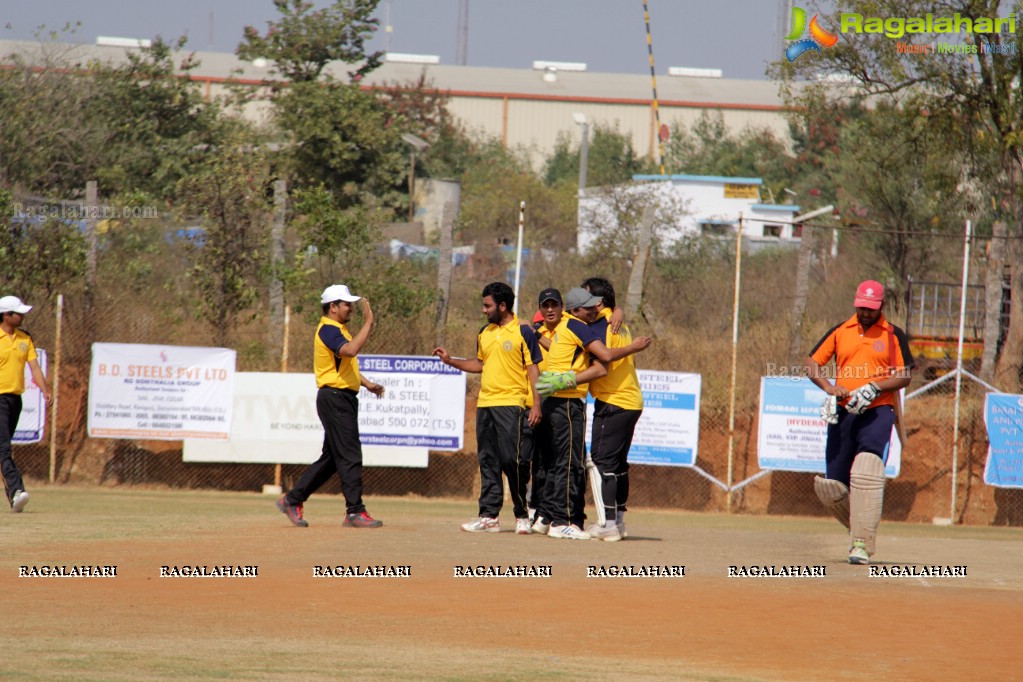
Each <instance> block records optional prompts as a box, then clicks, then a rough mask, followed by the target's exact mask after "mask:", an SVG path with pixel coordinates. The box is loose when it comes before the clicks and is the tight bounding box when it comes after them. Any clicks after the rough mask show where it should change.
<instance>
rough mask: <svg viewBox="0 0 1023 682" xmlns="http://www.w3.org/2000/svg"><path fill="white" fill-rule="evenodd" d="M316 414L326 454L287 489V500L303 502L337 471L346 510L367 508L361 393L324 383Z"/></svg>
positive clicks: (319, 393) (353, 511)
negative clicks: (365, 501)
mask: <svg viewBox="0 0 1023 682" xmlns="http://www.w3.org/2000/svg"><path fill="white" fill-rule="evenodd" d="M316 414H317V415H318V416H319V417H320V423H321V424H323V431H324V433H323V454H321V455H320V458H319V459H318V460H316V461H315V462H313V463H312V464H310V465H309V467H308V468H306V470H305V471H304V472H303V473H302V477H301V478H299V479H298V483H296V484H295V487H294V488H292V489H291V490H290V491H289V492H288V495H287V500H288V503H289V504H302V503H303V502H305V501H306V500H308V499H309V496H310V495H312V494H313V493H314V492H316V491H317V490H318V489H319V488H320V486H322V485H323V484H324V483H326V482H327V481H329V480H330V477H331V476H333V475H334V474H335V473H336V474H337V475H338V477H339V478H340V479H341V492H343V493H344V496H345V506H346V507H347V513H349V514H357V513H359V512H364V511H366V505H364V504H363V503H362V443H361V442H360V441H359V394H358V393H357V392H356V391H352V390H349V389H341V388H330V387H329V386H324V387H323V388H321V389H320V390H319V391H318V392H317V393H316Z"/></svg>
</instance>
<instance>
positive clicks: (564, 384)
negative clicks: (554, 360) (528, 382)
mask: <svg viewBox="0 0 1023 682" xmlns="http://www.w3.org/2000/svg"><path fill="white" fill-rule="evenodd" d="M566 388H575V372H540V378H539V379H537V380H536V392H537V393H539V394H540V397H542V398H546V397H548V396H552V395H554V394H555V393H557V392H558V391H563V390H565V389H566Z"/></svg>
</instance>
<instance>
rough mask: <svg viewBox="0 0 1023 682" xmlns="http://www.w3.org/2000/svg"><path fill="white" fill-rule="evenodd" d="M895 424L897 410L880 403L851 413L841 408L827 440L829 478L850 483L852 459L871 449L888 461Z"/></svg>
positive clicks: (825, 456) (831, 425)
mask: <svg viewBox="0 0 1023 682" xmlns="http://www.w3.org/2000/svg"><path fill="white" fill-rule="evenodd" d="M893 426H895V410H894V409H892V406H891V405H881V406H880V407H874V408H871V409H869V410H866V411H864V412H863V414H852V413H851V412H846V410H845V408H844V407H839V408H838V423H837V424H828V442H827V445H826V446H825V449H824V461H825V466H826V471H827V474H826V475H827V477H828V478H830V479H833V480H836V481H841V482H842V483H844V484H846V485H849V471H850V470H851V469H852V465H853V460H854V459H856V455H858V454H859V453H861V452H872V453H874V454H875V455H877V456H878V457H880V458H881V461H885V462H886V461H888V446H889V445H890V444H891V440H892V427H893Z"/></svg>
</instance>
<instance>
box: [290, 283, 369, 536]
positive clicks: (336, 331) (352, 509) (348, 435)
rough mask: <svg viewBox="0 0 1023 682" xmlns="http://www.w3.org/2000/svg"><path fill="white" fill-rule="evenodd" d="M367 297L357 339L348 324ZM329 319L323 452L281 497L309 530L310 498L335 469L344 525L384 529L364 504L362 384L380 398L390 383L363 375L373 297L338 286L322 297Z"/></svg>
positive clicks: (323, 369)
mask: <svg viewBox="0 0 1023 682" xmlns="http://www.w3.org/2000/svg"><path fill="white" fill-rule="evenodd" d="M360 299H361V300H362V317H363V319H362V328H360V329H359V331H358V333H357V334H356V335H355V336H354V337H353V336H352V335H351V333H350V332H349V331H348V327H347V323H348V321H349V319H351V316H352V311H353V310H354V309H355V303H356V302H357V301H359V300H360ZM320 305H321V307H322V309H323V317H321V318H320V324H319V326H318V327H317V328H316V335H315V336H314V337H313V372H314V373H315V374H316V385H317V386H318V387H319V390H318V391H317V392H316V414H317V415H318V416H319V418H320V422H321V423H322V424H323V430H324V435H323V454H322V455H321V456H320V458H319V459H318V460H316V461H315V462H313V463H312V464H310V465H309V467H308V468H307V469H306V470H305V472H304V473H303V474H302V477H301V478H299V479H298V483H296V484H295V487H294V488H292V489H291V490H290V491H288V493H287V494H286V495H284V496H283V497H281V498H280V499H279V500H277V508H278V509H280V510H281V511H282V512H283V513H284V514H285V515H287V517H288V520H289V521H291V522H292V523H293V524H295V525H296V526H299V527H300V528H304V527H306V526H308V525H309V522H308V521H306V520H305V519H304V518H303V516H302V509H303V505H304V504H305V501H306V500H307V499H309V496H310V495H312V494H313V493H314V492H316V491H317V490H318V489H319V487H320V486H322V485H323V484H324V483H326V482H327V481H328V480H330V477H331V476H333V475H334V474H335V473H336V474H337V475H338V477H339V478H340V479H341V491H342V492H343V493H344V496H345V506H346V513H345V519H344V521H343V522H342V524H341V525H342V526H346V527H349V528H378V527H380V526H381V525H383V522H381V521H379V520H377V519H374V518H373V517H371V516H370V515H369V514H368V513H367V512H366V505H364V504H363V502H362V442H361V441H360V440H359V388H360V387H361V386H365V387H366V390H368V391H369V392H370V393H372V394H373V395H375V396H376V397H377V398H380V397H381V396H383V394H384V387H383V386H381V385H380V384H376V383H373V382H372V381H370V380H368V379H366V378H365V377H363V376H362V375H361V374H360V373H359V360H358V357H357V355H358V353H359V351H361V350H362V347H363V346H364V345H366V341H367V340H368V339H369V334H370V331H371V330H372V329H373V310H372V309H371V308H370V306H369V301H368V300H367V299H365V298H362V297H361V296H355V295H354V294H352V292H350V291H349V290H348V287H347V286H345V285H344V284H332V285H331V286H329V287H327V288H326V289H324V291H323V294H321V295H320Z"/></svg>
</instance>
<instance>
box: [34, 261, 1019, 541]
mask: <svg viewBox="0 0 1023 682" xmlns="http://www.w3.org/2000/svg"><path fill="white" fill-rule="evenodd" d="M536 251H540V250H539V249H536ZM789 257H790V255H787V254H774V255H771V254H768V255H765V256H762V257H760V259H759V260H757V259H751V261H750V263H749V265H748V267H749V273H748V275H746V274H744V276H746V277H747V280H746V282H747V284H745V285H744V290H743V301H742V305H741V306H740V322H741V323H742V326H741V333H740V335H739V339H738V346H737V366H736V381H735V391H734V393H735V402H734V404H735V411H734V429H731V430H730V428H729V423H730V405H731V388H732V387H731V376H732V374H731V368H730V362H729V356H730V343H729V338H730V330H731V320H732V312H731V309H732V296H733V291H732V288H731V280H730V277H729V271H730V270H729V269H730V268H731V267H732V266H733V264H732V263H729V262H728V261H727V260H725V261H722V262H720V263H716V264H713V265H705V266H703V267H704V268H705V269H704V271H703V273H702V274H701V276H700V278H699V279H692V278H689V279H685V278H683V277H680V275H679V274H678V272H677V271H673V270H672V269H671V268H668V267H662V266H661V265H657V267H655V270H654V272H653V273H652V274H651V279H652V280H653V282H652V284H650V285H648V292H651V291H652V292H653V293H652V294H650V293H648V295H647V298H648V299H649V300H650V301H651V304H650V305H649V306H646V307H647V308H648V310H649V312H650V313H653V311H656V312H657V319H656V324H655V322H654V321H653V315H652V314H650V315H647V317H646V318H645V319H637V320H633V321H632V322H631V324H632V326H633V328H634V332H635V333H650V332H651V331H652V329H657V328H659V329H660V333H659V334H658V335H657V338H656V340H655V342H654V345H653V346H652V347H651V348H650V349H649V350H648V351H646V352H644V353H643V354H641V355H639V356H637V366H639V367H641V368H646V369H658V370H669V371H683V372H695V373H699V374H700V375H701V376H702V395H701V410H700V422H699V429H700V431H699V446H698V452H697V459H696V463H697V466H698V467H699V470H697V469H695V468H687V467H663V466H648V465H634V466H633V468H632V470H631V473H630V477H631V481H632V483H631V500H630V504H631V505H633V506H636V507H663V508H677V509H685V510H700V511H704V510H706V511H726V510H727V511H731V512H733V513H744V514H797V515H811V516H823V515H824V514H825V513H824V511H823V510H822V508H821V506H820V504H819V502H818V501H817V499H816V497H815V495H814V493H813V485H812V476H813V474H807V473H789V472H778V471H775V472H769V473H768V472H764V471H762V470H761V469H760V467H759V465H758V460H757V429H758V423H757V414H758V401H759V387H760V378H761V377H762V376H763V375H764V374H765V373H767V368H768V367H771V366H774V365H775V364H784V363H785V362H791V360H789V359H788V358H787V357H785V355H786V354H785V353H783V352H781V351H780V350H779V349H781V348H786V347H787V335H788V331H789V330H788V329H787V327H786V326H785V325H784V324H781V325H779V324H778V323H777V321H776V320H775V319H773V317H772V316H771V315H770V314H765V313H764V311H771V310H772V305H775V304H776V302H777V298H778V295H777V292H778V291H785V290H789V289H786V287H790V286H791V278H792V275H791V272H790V270H791V268H789V271H786V269H785V268H784V267H782V268H779V267H778V264H779V262H781V263H785V262H786V261H785V260H784V259H786V258H789ZM566 263H568V264H566ZM422 267H423V268H424V272H426V273H427V274H429V270H430V268H431V267H434V269H435V265H434V266H431V265H430V264H429V263H426V264H424V265H423V266H422ZM605 267H606V269H605V270H604V272H602V273H601V274H608V275H609V276H610V277H611V278H612V279H615V278H617V281H619V282H624V281H627V272H625V270H624V268H625V267H626V264H624V263H619V264H612V265H606V266H605ZM503 270H504V264H503V260H502V258H501V254H500V253H494V254H489V255H488V254H487V253H486V252H485V250H480V252H479V253H478V254H477V256H476V258H475V260H474V262H473V263H470V264H468V265H463V266H460V267H459V268H456V272H455V277H454V284H453V287H452V292H451V297H450V300H451V308H450V312H449V315H448V321H447V325H446V326H445V327H444V329H443V331H442V332H438V331H437V330H436V328H435V310H434V308H433V305H432V303H431V305H427V306H424V307H423V309H422V310H419V311H413V314H409V315H406V316H403V317H402V318H401V319H393V320H389V319H387V317H386V316H380V317H378V323H377V326H376V328H375V330H374V334H373V336H372V337H371V340H370V343H369V344H368V346H367V348H366V350H365V352H369V353H379V354H417V355H427V354H429V353H430V351H431V350H432V348H433V345H434V343H435V342H436V341H437V340H439V338H443V340H444V341H445V343H446V345H447V346H448V347H449V348H450V349H451V351H452V353H453V354H457V355H463V356H464V355H468V354H470V353H472V352H473V351H474V350H475V334H476V332H477V330H478V329H479V326H480V323H481V315H480V312H479V310H480V308H479V291H480V290H481V289H482V286H483V285H484V284H485V283H486V282H487V281H491V280H493V279H502V278H503V274H504V273H503ZM592 270H593V264H592V263H589V264H588V263H586V262H585V261H583V260H581V259H576V260H573V261H571V262H569V261H566V260H561V261H558V260H554V261H545V260H543V259H540V258H538V259H536V261H535V262H531V263H530V264H529V271H528V276H527V277H526V278H525V285H524V286H523V291H522V293H521V301H520V303H521V307H520V316H522V317H527V316H530V317H531V313H532V311H533V304H534V302H535V293H533V292H538V291H540V290H541V289H542V288H544V287H545V286H549V285H550V284H555V285H558V286H560V287H563V288H566V289H567V288H569V287H570V286H574V284H575V283H576V282H578V281H582V279H583V278H584V276H585V275H588V274H590V273H591V272H592ZM854 275H855V273H844V274H843V273H842V272H840V271H836V272H832V273H830V275H829V276H830V278H831V279H832V280H833V281H834V285H833V287H832V288H833V289H834V290H835V291H837V292H838V294H836V295H835V296H836V297H835V298H834V300H835V301H839V303H836V304H834V307H833V308H831V307H828V306H829V305H831V303H830V301H831V299H829V302H828V305H825V306H824V307H823V310H817V309H813V308H812V307H811V309H810V310H808V316H809V317H811V318H812V319H817V320H818V322H817V323H815V324H814V325H810V326H811V327H812V328H811V329H808V330H807V332H806V333H807V334H808V335H809V336H808V337H807V342H806V343H805V344H804V347H805V348H807V349H808V348H809V347H810V346H811V345H812V343H813V341H814V340H816V339H815V338H814V335H815V334H820V333H823V330H825V329H827V328H828V327H829V326H830V325H831V324H834V323H835V322H837V321H839V320H841V319H844V317H846V316H848V314H851V310H850V308H849V302H848V301H847V300H846V299H847V298H848V296H845V295H844V294H845V293H847V292H849V291H851V290H852V288H851V287H849V286H846V285H847V282H848V281H853V280H852V278H853V277H854ZM843 277H844V278H845V279H843ZM181 286H182V288H183V289H184V288H185V285H184V284H182V285H181ZM98 292H99V293H97V295H96V296H95V297H94V301H93V302H92V305H91V307H89V306H87V305H86V299H85V296H84V294H82V293H81V292H70V293H68V294H67V296H66V297H65V298H64V306H63V314H62V317H61V333H60V337H59V339H58V338H57V328H56V327H57V324H56V317H57V315H56V313H57V305H56V296H50V297H43V296H40V297H38V298H33V297H30V296H29V295H28V294H27V293H26V294H25V298H26V299H27V300H28V302H29V303H31V304H33V305H34V306H35V308H34V310H33V311H32V313H31V314H30V315H29V317H28V318H27V319H26V323H25V328H27V329H28V330H29V331H30V332H31V333H32V334H33V337H34V338H35V340H36V343H37V345H38V346H39V347H41V348H45V349H47V351H48V352H49V357H50V367H51V372H50V374H51V383H52V374H53V367H54V364H55V363H58V362H59V396H58V398H59V399H58V405H57V408H56V418H55V421H54V420H52V419H51V420H50V423H49V425H48V431H47V434H46V436H45V438H44V441H43V443H41V444H38V445H21V446H17V447H16V450H15V458H16V460H17V462H18V464H19V466H20V467H21V468H22V470H23V471H24V472H25V473H26V475H28V476H29V477H30V478H32V479H34V480H36V481H40V482H41V481H46V480H47V479H48V478H49V472H50V466H51V456H52V458H53V466H54V474H55V476H54V481H55V482H56V483H61V484H62V483H74V484H88V485H144V486H168V487H173V488H211V489H221V490H253V491H258V490H259V489H260V488H261V487H262V486H263V485H264V484H267V483H272V482H273V481H274V467H273V465H266V464H205V463H186V462H183V461H182V444H181V443H180V442H175V441H132V440H113V439H98V438H89V437H88V436H87V430H86V429H87V405H88V388H89V386H88V383H89V368H90V367H89V366H90V361H91V354H90V347H91V343H92V342H93V341H101V342H118V343H145V344H172V345H189V346H203V345H207V346H208V345H215V344H213V338H214V337H213V332H212V331H211V330H210V329H208V328H207V327H205V326H203V325H201V324H200V323H197V322H196V321H195V320H194V317H193V316H192V315H191V314H190V311H189V310H188V307H187V301H188V294H187V292H186V293H182V292H176V293H173V294H167V295H165V292H153V291H136V290H132V289H131V288H130V287H118V286H112V285H105V284H104V283H103V281H102V279H101V281H100V286H99V288H98ZM316 293H317V292H304V293H303V295H293V296H292V298H294V299H296V300H300V301H304V304H302V305H296V306H295V307H294V308H293V309H292V310H293V313H292V315H291V316H290V323H289V325H288V344H287V345H288V349H289V352H288V357H287V360H286V371H288V372H305V373H308V372H310V371H311V367H312V337H313V332H314V329H315V325H316V321H317V320H318V318H319V307H318V305H317V304H316V298H315V295H316ZM356 293H358V292H356ZM167 301H172V303H168V302H167ZM893 319H894V320H895V321H896V322H898V321H899V320H898V318H897V317H893ZM355 326H357V322H356V325H355ZM272 332H273V325H271V324H270V321H269V315H268V313H267V312H266V311H257V312H256V314H254V315H252V316H251V317H250V318H248V319H243V320H241V321H240V322H239V323H238V325H237V326H236V328H234V329H233V330H232V339H233V342H232V343H231V344H229V345H231V347H233V348H234V349H235V350H236V351H237V352H238V370H239V371H280V370H282V369H284V368H283V367H282V364H284V363H282V360H281V358H280V357H279V356H277V355H275V353H273V352H270V351H269V350H267V349H269V348H273V343H272V342H271V341H270V339H271V338H272V336H273V334H272ZM58 342H59V346H58ZM780 358H781V359H783V360H784V362H782V363H779V362H778V361H779V359H780ZM922 382H923V380H922V379H921V378H914V383H913V386H912V387H911V389H910V390H912V389H914V388H917V387H919V386H920V385H921V384H922ZM949 386H951V382H948V386H947V387H946V389H947V388H948V387H949ZM478 387H479V384H478V377H475V376H472V375H470V377H469V380H468V390H467V399H466V434H465V448H464V451H462V452H458V453H446V452H433V453H431V454H430V457H429V464H428V466H427V467H426V468H399V467H370V468H367V469H366V470H365V474H364V476H365V489H366V492H367V494H368V495H374V494H377V495H407V494H415V495H421V496H427V497H430V496H443V497H454V498H462V499H466V500H467V501H469V500H472V499H474V498H475V497H476V495H477V494H478V485H479V483H478V467H477V463H476V457H475V436H474V424H475V419H474V416H475V395H476V393H477V392H478ZM314 390H315V389H314V387H313V386H312V385H310V392H311V393H312V392H313V391H314ZM983 399H984V392H983V390H982V389H981V388H980V387H979V386H977V385H976V384H973V383H972V382H966V383H965V384H964V395H963V398H962V402H961V404H960V427H959V442H958V465H957V467H956V469H955V471H953V467H952V446H953V419H952V417H953V410H954V395H953V394H952V393H951V392H949V391H948V390H936V391H933V392H930V393H928V394H925V395H923V396H920V397H917V398H914V399H913V400H910V401H908V402H907V404H906V410H905V427H906V428H905V431H906V434H907V436H908V438H907V442H906V443H905V447H904V456H903V459H902V471H901V474H900V476H899V477H898V478H896V479H894V480H892V481H890V482H889V484H888V488H887V493H886V500H885V518H887V519H891V520H906V521H917V522H928V523H929V522H932V521H933V520H935V519H939V520H940V519H948V518H949V517H950V516H952V515H953V512H952V509H954V510H955V512H954V516H955V518H954V519H952V520H953V522H955V523H968V524H978V525H984V524H998V525H1005V524H1009V525H1023V491H1020V490H1010V489H996V488H992V487H990V486H987V485H985V484H984V483H983V479H982V475H983V469H984V463H985V458H986V451H987V440H986V435H985V428H984V421H983V414H982V405H983ZM54 424H55V426H56V434H55V438H54V439H53V447H52V448H51V440H50V433H49V428H52V427H53V425H54ZM302 468H303V467H301V466H295V465H285V466H283V467H282V469H281V473H282V483H283V485H284V486H285V488H287V487H288V485H290V483H292V482H293V481H294V480H295V479H297V477H298V476H299V475H300V473H301V471H302ZM729 472H730V473H731V477H730V480H731V483H732V489H731V490H729V489H728V486H727V485H726V483H727V481H728V480H729ZM953 477H955V480H956V486H955V488H956V496H957V499H956V500H955V504H954V506H953V504H952V499H951V495H952V488H953V486H952V481H953ZM324 492H339V485H338V483H337V481H336V480H335V481H332V482H331V483H329V484H328V485H327V486H326V487H325V488H324Z"/></svg>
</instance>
